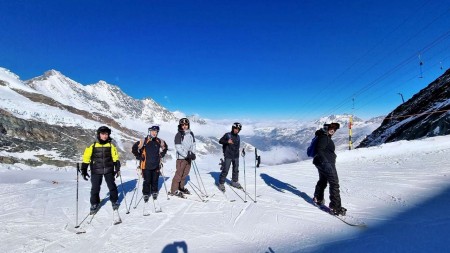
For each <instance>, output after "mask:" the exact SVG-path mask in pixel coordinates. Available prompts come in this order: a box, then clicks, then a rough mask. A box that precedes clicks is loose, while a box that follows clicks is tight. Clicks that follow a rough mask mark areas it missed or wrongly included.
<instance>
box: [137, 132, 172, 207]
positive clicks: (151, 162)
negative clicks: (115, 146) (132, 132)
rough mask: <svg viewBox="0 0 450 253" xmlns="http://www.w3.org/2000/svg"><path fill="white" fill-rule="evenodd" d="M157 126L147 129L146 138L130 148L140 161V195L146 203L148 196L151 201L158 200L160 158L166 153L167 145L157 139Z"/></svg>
mask: <svg viewBox="0 0 450 253" xmlns="http://www.w3.org/2000/svg"><path fill="white" fill-rule="evenodd" d="M158 133H159V126H152V127H150V128H149V129H148V136H147V137H145V139H143V140H140V141H137V142H136V143H134V145H133V147H132V148H131V150H132V153H133V154H134V155H135V156H136V159H138V160H139V161H140V165H139V168H140V169H141V173H142V175H143V177H144V182H143V183H142V195H143V198H144V202H148V199H149V197H150V195H152V197H153V199H157V198H158V192H159V191H158V179H159V175H160V170H161V158H163V157H164V156H165V155H166V153H167V148H168V147H167V144H166V142H165V141H164V140H163V139H160V138H158Z"/></svg>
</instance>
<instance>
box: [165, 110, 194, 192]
mask: <svg viewBox="0 0 450 253" xmlns="http://www.w3.org/2000/svg"><path fill="white" fill-rule="evenodd" d="M175 149H176V150H177V161H176V171H175V176H174V177H173V179H172V186H171V188H170V194H171V195H175V196H178V197H183V194H190V192H189V190H188V189H187V188H186V187H185V185H186V177H187V176H188V175H189V171H190V170H191V164H192V161H193V160H195V158H196V156H195V137H194V133H193V132H192V131H191V129H190V123H189V119H187V118H182V119H180V121H179V125H178V133H177V134H176V135H175Z"/></svg>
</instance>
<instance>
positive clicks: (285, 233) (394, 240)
mask: <svg viewBox="0 0 450 253" xmlns="http://www.w3.org/2000/svg"><path fill="white" fill-rule="evenodd" d="M449 155H450V136H441V137H433V138H428V139H422V140H416V141H400V142H396V143H389V144H383V145H381V146H377V147H371V148H367V149H357V150H352V151H342V152H338V159H337V170H338V173H339V178H340V184H341V197H342V203H343V206H344V207H346V208H347V209H348V214H349V215H352V216H354V217H358V218H360V219H362V220H363V221H364V222H365V223H366V224H367V227H366V228H360V227H352V226H349V225H347V224H345V223H343V222H342V221H340V220H339V219H336V218H335V217H333V216H331V215H329V214H327V213H325V212H323V211H321V210H319V209H318V208H317V207H315V206H314V205H312V204H311V198H312V194H313V191H314V186H315V183H316V181H317V179H318V173H317V170H316V169H315V168H314V166H313V165H312V164H311V160H305V161H302V162H298V163H293V164H284V165H278V166H266V165H264V164H262V165H261V167H259V168H256V177H255V162H254V157H255V156H254V153H250V152H247V156H246V157H245V176H246V177H245V180H244V160H243V159H242V158H241V167H240V181H241V184H243V185H244V183H245V185H246V188H247V190H248V192H249V196H245V195H244V194H243V192H242V191H237V193H238V194H239V196H238V194H236V193H234V192H233V191H232V190H231V188H229V187H227V191H226V194H225V195H223V194H222V193H221V192H219V191H218V189H217V188H216V187H215V182H216V181H217V180H218V176H219V173H220V170H219V165H218V162H219V157H217V156H202V157H199V158H198V159H197V161H196V164H197V165H198V170H199V172H200V176H201V179H202V181H203V183H204V186H205V188H206V192H207V194H208V195H210V196H211V197H210V198H209V201H208V202H206V203H204V202H200V201H198V200H199V198H198V197H197V196H196V195H195V193H194V191H193V190H194V189H195V187H194V188H192V185H198V182H197V179H196V176H195V174H194V170H193V169H192V170H191V173H190V184H188V187H189V189H190V190H191V192H192V195H191V196H190V199H189V200H185V199H179V198H176V197H172V196H170V199H168V198H167V195H166V191H165V186H164V184H163V177H161V178H160V195H159V203H160V206H161V208H162V211H163V212H161V213H154V212H151V214H150V215H149V216H143V203H142V201H141V202H139V204H138V205H137V207H136V209H135V208H134V205H135V203H136V201H135V199H136V198H134V199H133V202H132V203H130V202H131V201H132V197H133V192H134V189H135V186H136V183H137V180H138V177H137V174H136V170H135V168H136V162H135V161H128V162H127V163H126V164H125V165H124V166H123V168H122V180H123V184H122V183H121V181H120V178H118V179H117V181H116V182H117V184H118V187H119V193H120V195H119V197H120V201H121V206H120V209H119V212H120V215H121V218H122V221H123V222H122V223H121V224H119V225H112V207H111V204H110V202H109V201H108V200H109V197H108V191H107V187H106V184H105V183H103V185H102V192H101V197H102V198H103V197H104V198H105V199H104V200H103V202H102V204H103V205H102V207H101V209H100V210H99V212H98V213H97V215H96V216H95V217H94V218H93V220H92V223H91V224H87V221H84V222H83V223H82V224H81V226H80V228H77V229H76V228H74V227H75V225H76V224H77V222H78V223H80V222H81V221H82V219H83V218H84V217H86V215H87V214H88V210H89V191H90V183H89V182H86V181H84V180H83V179H81V177H80V181H79V184H78V185H79V188H78V189H79V197H78V218H77V216H76V214H77V205H76V203H77V202H76V192H77V180H76V179H77V174H76V169H75V166H74V167H66V168H56V167H50V166H41V167H38V168H30V167H27V166H24V165H21V164H16V165H6V164H0V210H1V211H0V217H1V219H0V238H2V243H1V244H0V252H330V251H332V252H449V250H450V246H449V245H448V243H447V239H448V238H447V237H448V235H449V234H450V214H449V212H448V210H447V207H448V205H449V203H450V180H449V176H450V162H449V160H448V157H449ZM174 170H175V166H174V161H173V160H171V161H167V162H166V164H165V166H164V169H163V172H164V175H165V179H166V184H167V187H170V183H171V180H172V176H173V174H174ZM230 174H231V172H230ZM229 177H231V175H229ZM255 179H256V184H255ZM141 183H142V182H141ZM255 189H256V193H255ZM196 190H197V191H198V189H196ZM123 193H125V196H126V198H124V194H123ZM138 193H139V194H138V195H137V196H138V198H137V199H138V200H139V198H140V197H141V193H140V188H139V190H138ZM326 195H327V194H326ZM241 198H244V199H246V200H247V203H244V201H243V200H242V199H241ZM255 198H256V203H254V202H253V201H252V199H255ZM230 200H235V201H234V202H231V201H230ZM326 200H327V202H328V198H326ZM129 207H130V213H129V214H126V212H127V209H128V208H129ZM77 232H84V233H81V234H77Z"/></svg>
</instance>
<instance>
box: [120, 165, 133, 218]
mask: <svg viewBox="0 0 450 253" xmlns="http://www.w3.org/2000/svg"><path fill="white" fill-rule="evenodd" d="M119 177H120V185H121V186H122V194H123V198H124V199H125V208H126V209H127V214H129V213H130V210H128V204H127V195H125V191H124V189H123V181H122V174H121V173H120V171H119Z"/></svg>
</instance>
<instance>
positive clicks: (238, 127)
mask: <svg viewBox="0 0 450 253" xmlns="http://www.w3.org/2000/svg"><path fill="white" fill-rule="evenodd" d="M233 128H237V129H239V131H241V129H242V125H241V123H239V122H235V123H233Z"/></svg>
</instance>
